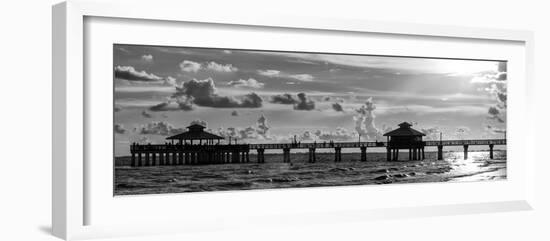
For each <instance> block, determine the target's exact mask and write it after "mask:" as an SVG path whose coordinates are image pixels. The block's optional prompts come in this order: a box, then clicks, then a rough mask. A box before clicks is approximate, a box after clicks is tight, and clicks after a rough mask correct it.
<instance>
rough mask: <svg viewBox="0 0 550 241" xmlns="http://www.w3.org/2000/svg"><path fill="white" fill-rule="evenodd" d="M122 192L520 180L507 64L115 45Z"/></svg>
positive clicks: (117, 171)
mask: <svg viewBox="0 0 550 241" xmlns="http://www.w3.org/2000/svg"><path fill="white" fill-rule="evenodd" d="M113 61H114V62H113V65H114V66H113V78H114V86H113V91H114V103H113V113H114V120H113V128H114V129H113V130H114V131H113V132H114V133H113V138H114V158H113V162H114V163H113V164H114V175H115V176H114V195H137V194H160V193H183V192H208V191H237V190H253V189H276V188H303V187H307V188H313V187H329V186H349V185H378V184H384V185H386V184H396V185H400V184H405V183H427V182H430V183H433V182H471V181H499V180H505V179H506V178H507V174H506V173H507V172H506V167H507V156H506V113H507V106H506V99H507V90H506V86H507V61H505V60H491V59H459V58H456V59H454V58H433V57H425V56H382V55H365V54H349V53H346V54H342V53H312V52H290V51H288V52H285V51H270V50H243V49H220V48H198V47H188V46H181V47H180V46H148V45H132V44H114V45H113Z"/></svg>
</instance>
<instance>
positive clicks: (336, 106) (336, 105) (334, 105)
mask: <svg viewBox="0 0 550 241" xmlns="http://www.w3.org/2000/svg"><path fill="white" fill-rule="evenodd" d="M332 109H333V110H334V111H337V112H343V111H344V108H343V107H342V105H341V104H340V103H338V102H334V103H332Z"/></svg>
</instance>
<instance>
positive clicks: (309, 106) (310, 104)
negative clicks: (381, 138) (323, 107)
mask: <svg viewBox="0 0 550 241" xmlns="http://www.w3.org/2000/svg"><path fill="white" fill-rule="evenodd" d="M297 96H298V102H297V103H296V104H294V109H295V110H313V109H315V102H314V101H313V100H310V99H309V98H307V96H306V94H305V93H299V94H298V95H297Z"/></svg>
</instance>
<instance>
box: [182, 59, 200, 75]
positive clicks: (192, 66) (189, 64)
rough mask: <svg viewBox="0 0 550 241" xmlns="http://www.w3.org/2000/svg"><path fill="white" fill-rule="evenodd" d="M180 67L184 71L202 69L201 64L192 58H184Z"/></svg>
mask: <svg viewBox="0 0 550 241" xmlns="http://www.w3.org/2000/svg"><path fill="white" fill-rule="evenodd" d="M180 69H181V71H183V72H195V73H196V72H197V71H199V70H200V69H201V64H200V63H197V62H194V61H191V60H184V61H182V62H181V63H180Z"/></svg>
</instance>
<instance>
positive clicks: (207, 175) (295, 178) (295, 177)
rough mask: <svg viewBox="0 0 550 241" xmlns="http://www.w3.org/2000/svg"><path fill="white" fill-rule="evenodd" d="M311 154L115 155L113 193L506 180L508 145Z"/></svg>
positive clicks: (136, 193) (130, 193) (131, 193)
mask: <svg viewBox="0 0 550 241" xmlns="http://www.w3.org/2000/svg"><path fill="white" fill-rule="evenodd" d="M405 154H406V153H405ZM307 155H308V154H307V153H292V154H291V163H283V161H282V155H280V154H266V155H265V161H266V162H265V163H255V160H256V156H255V155H253V154H251V155H250V163H239V164H218V165H196V166H191V165H188V166H186V165H184V166H148V167H130V166H129V165H128V163H129V162H128V157H116V158H115V164H116V165H115V170H114V171H115V183H114V195H138V194H160V193H182V192H208V191H235V190H252V189H273V188H303V187H323V186H346V185H371V184H400V183H425V182H449V181H455V182H458V181H491V180H504V179H506V151H505V150H495V152H494V159H489V153H488V152H486V151H472V152H470V153H468V159H466V160H464V156H463V153H462V152H458V151H457V152H445V153H444V159H443V160H437V158H436V155H437V153H436V152H426V159H425V160H422V161H420V160H419V161H408V160H399V161H386V154H385V153H368V158H367V161H366V162H361V161H360V153H342V162H338V163H335V162H334V154H333V153H318V154H317V162H316V163H308V162H307V158H308V156H307ZM403 156H405V155H403Z"/></svg>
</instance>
